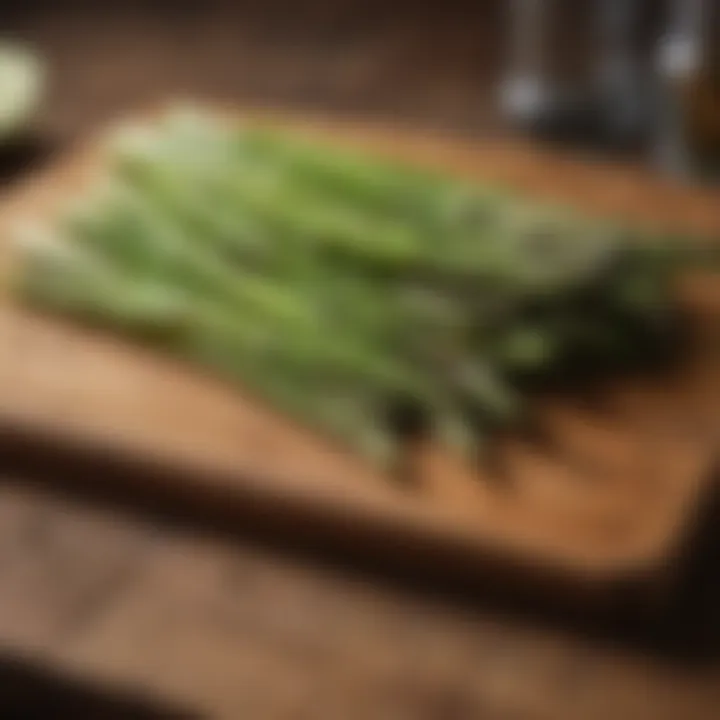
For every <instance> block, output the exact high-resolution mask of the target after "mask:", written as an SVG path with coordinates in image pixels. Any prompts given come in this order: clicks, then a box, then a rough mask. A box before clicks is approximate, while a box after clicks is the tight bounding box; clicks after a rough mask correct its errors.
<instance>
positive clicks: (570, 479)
mask: <svg viewBox="0 0 720 720" xmlns="http://www.w3.org/2000/svg"><path fill="white" fill-rule="evenodd" d="M218 112H220V110H218ZM223 112H227V111H226V110H225V111H223ZM232 116H233V118H234V120H233V121H235V120H236V119H237V113H234V112H233V113H232ZM243 120H247V121H250V122H269V123H274V124H280V125H283V126H292V127H297V128H298V130H300V131H303V132H306V133H310V134H318V135H320V136H322V137H323V138H325V139H327V140H332V141H337V142H338V143H352V144H354V145H357V146H359V147H363V148H367V149H369V150H372V151H374V152H376V153H379V154H384V155H388V156H393V157H400V158H403V159H405V160H408V161H410V162H413V163H417V164H419V165H427V166H434V167H441V168H445V169H447V170H449V171H451V172H454V173H457V174H458V175H462V176H465V177H470V178H473V179H478V180H482V181H489V182H495V183H501V184H504V185H508V186H511V187H514V188H518V189H521V190H523V191H526V192H527V193H529V194H531V195H534V196H542V197H546V198H548V199H553V200H561V201H565V202H570V203H573V204H575V205H577V206H579V207H581V208H583V209H585V210H586V211H588V212H591V213H596V214H600V215H612V216H617V217H624V218H627V219H628V221H632V222H639V223H646V224H651V225H656V226H657V225H661V226H666V227H674V228H677V229H681V230H685V231H692V232H695V233H698V232H699V233H703V234H713V235H716V236H718V237H720V193H718V192H712V191H700V190H698V189H693V188H680V187H673V186H671V185H669V184H664V183H661V182H660V181H658V180H655V179H653V178H652V177H650V176H648V175H645V174H644V173H642V172H640V171H636V170H628V169H622V168H614V167H610V166H600V165H590V164H586V163H582V162H579V161H576V160H573V159H569V158H564V157H559V156H556V155H554V154H550V153H544V152H541V151H538V150H536V149H534V148H532V147H529V146H523V145H522V144H519V143H517V142H507V141H489V140H488V141H485V142H469V141H463V140H461V139H455V138H446V137H439V136H428V135H426V134H421V133H418V132H417V131H413V130H411V129H409V128H402V127H395V128H392V127H387V126H384V127H379V126H377V125H372V124H370V123H348V122H343V123H341V122H338V121H330V120H321V119H317V118H316V119H311V118H307V117H302V118H300V117H290V116H288V115H286V114H284V113H281V112H277V111H275V112H272V111H258V110H255V111H248V112H246V113H245V114H244V116H243ZM102 147H103V145H102V139H101V140H100V141H94V142H90V143H88V144H87V146H86V147H83V148H80V149H78V150H77V151H75V152H73V153H71V154H70V156H69V157H67V158H65V159H64V160H62V161H61V162H60V163H59V164H58V165H57V166H55V167H52V168H50V169H48V170H47V171H46V172H44V173H41V174H40V175H39V176H35V177H33V178H31V180H30V181H29V182H27V183H26V184H25V185H24V186H23V187H21V188H19V190H18V191H17V192H16V193H14V194H13V196H12V197H11V198H9V199H8V200H7V201H6V203H5V206H4V210H3V215H2V218H3V219H2V222H3V229H4V232H3V240H4V242H3V244H2V253H1V254H0V261H1V264H0V267H1V268H2V271H3V273H4V275H5V277H6V278H11V277H12V275H13V273H16V272H18V270H19V268H18V265H17V259H16V258H15V257H14V253H13V250H12V244H11V242H10V241H11V239H12V237H13V234H14V233H15V232H17V229H18V227H20V226H21V225H22V224H23V223H28V222H47V221H50V220H51V219H52V217H53V215H54V213H55V212H56V211H57V209H58V208H60V207H62V206H63V204H64V203H66V202H67V201H68V200H70V199H71V198H72V197H73V195H74V194H76V193H78V192H81V191H82V189H83V188H84V187H87V186H89V185H92V183H93V182H96V181H97V180H98V178H99V177H101V174H102V169H103V166H104V158H103V149H102ZM688 298H689V299H690V300H691V301H692V302H694V303H695V304H696V307H697V317H698V318H699V323H698V324H699V327H700V328H701V329H704V328H712V323H713V321H714V320H716V319H717V318H719V317H720V293H719V292H718V291H717V290H715V287H714V283H713V282H709V283H708V282H705V283H704V284H703V283H701V282H700V280H696V281H695V282H694V283H693V284H692V286H691V287H690V289H689V293H688ZM710 334H711V333H708V335H710ZM699 348H700V349H699V350H698V352H695V353H692V357H690V358H688V362H687V363H686V366H685V367H684V368H682V369H681V371H680V372H678V373H676V374H674V375H673V377H669V376H668V377H663V378H660V379H657V378H656V379H654V380H653V379H647V380H635V381H633V382H632V383H631V382H629V381H628V382H626V383H616V384H615V385H614V386H612V387H610V386H608V387H607V388H602V389H600V388H599V389H598V392H599V394H601V395H602V398H603V402H602V408H603V409H602V411H600V410H591V409H588V408H587V407H584V406H581V405H580V404H579V403H578V402H575V401H573V400H572V399H570V400H568V399H565V400H560V399H558V400H549V401H547V402H545V404H544V405H543V410H542V412H543V413H544V414H545V417H546V422H547V426H548V428H549V431H550V432H551V433H552V434H553V436H554V437H555V438H556V444H557V448H556V449H555V450H554V451H553V452H552V453H550V452H547V451H543V452H541V451H539V450H538V449H535V448H530V447H526V446H524V445H523V444H522V443H521V442H520V441H517V442H513V441H509V442H507V443H506V445H507V447H504V449H503V453H504V456H505V457H506V464H507V468H508V472H507V473H506V475H507V477H504V478H503V479H500V478H498V477H493V476H492V475H489V476H487V477H481V476H479V474H478V473H477V472H476V471H474V470H472V469H470V468H467V467H463V466H461V465H460V464H459V463H458V462H457V461H456V460H455V459H454V458H453V457H451V456H448V455H446V454H445V453H443V452H442V451H441V450H440V449H438V448H434V447H428V448H424V449H423V450H422V451H421V452H420V453H419V457H418V463H417V464H418V483H417V485H414V486H412V487H409V486H403V485H400V484H398V483H397V482H394V481H392V480H390V479H388V478H386V477H382V476H380V475H379V474H378V473H377V472H375V471H374V470H373V469H372V468H371V467H368V466H366V465H365V464H364V463H363V462H361V461H360V460H358V459H356V458H354V457H352V456H350V455H348V454H346V453H345V452H344V451H342V450H340V449H338V448H336V447H334V446H333V445H332V444H330V443H328V442H326V441H325V440H324V439H323V438H321V437H317V436H315V435H314V434H312V433H310V432H309V431H307V430H305V429H303V428H301V427H299V426H296V425H295V424H293V423H292V422H290V421H288V420H287V419H285V418H284V417H282V416H280V415H278V414H277V413H275V412H274V411H273V410H272V409H270V408H268V407H265V406H263V405H260V404H258V403H257V402H256V401H255V400H254V399H252V398H251V397H249V396H247V395H245V394H244V393H243V392H242V391H241V390H238V389H237V388H235V387H232V386H229V385H228V384H226V383H224V382H221V381H220V380H218V379H216V378H213V377H210V376H207V375H206V374H203V373H202V372H200V371H198V370H196V369H193V368H191V367H188V366H186V365H184V364H181V363H178V362H175V361H173V360H171V359H169V358H167V357H165V356H162V355H158V354H156V353H153V352H150V351H148V350H146V349H144V348H141V347H139V346H137V345H134V344H132V343H131V342H127V341H124V340H122V339H117V338H115V337H113V336H109V335H106V334H103V333H100V332H97V331H92V330H87V329H84V328H82V327H79V326H77V325H75V324H73V323H70V322H67V321H60V320H58V319H56V318H51V317H45V316H42V315H38V314H35V313H32V312H30V311H28V310H26V309H24V308H22V307H19V306H17V305H16V304H15V303H14V302H13V300H12V299H11V298H10V297H9V295H8V294H7V293H6V296H5V297H4V299H3V300H2V303H1V304H0V425H1V426H2V428H3V429H4V430H5V431H6V434H7V433H9V437H11V438H12V437H15V438H17V437H20V436H21V437H22V438H24V441H25V442H29V443H30V445H31V446H34V445H33V443H37V445H36V446H37V447H38V448H39V447H42V448H44V449H45V450H46V451H47V450H48V448H51V449H52V451H53V452H57V457H58V461H59V459H60V458H62V461H63V462H65V463H67V462H69V461H71V459H73V458H74V459H75V460H77V462H78V463H81V459H82V458H83V457H85V456H87V455H88V454H91V455H93V456H94V457H100V458H101V460H100V462H99V464H98V463H95V464H94V465H93V466H92V467H93V468H94V470H93V472H94V473H95V477H94V478H93V481H94V482H95V483H98V484H103V483H110V482H112V483H115V484H120V485H121V486H125V487H127V488H128V492H129V491H130V488H132V489H133V492H137V491H138V489H139V490H140V491H141V492H144V491H147V492H152V493H158V492H160V493H162V496H163V497H164V498H165V499H166V501H167V502H168V503H169V504H172V503H173V502H181V501H182V502H184V503H186V504H187V503H189V504H191V505H194V506H196V507H197V508H198V509H200V508H204V509H207V508H208V507H209V506H212V507H213V508H215V509H216V510H218V509H220V508H221V509H222V512H223V513H225V514H227V513H228V512H229V513H231V514H233V517H235V516H236V518H237V522H238V523H251V524H253V525H257V524H266V525H268V526H269V527H271V528H275V529H277V531H278V532H280V531H284V532H285V534H288V533H290V534H292V533H295V535H294V537H296V538H297V539H298V540H299V539H300V538H303V539H304V538H306V537H308V536H313V537H316V538H318V539H320V540H321V541H325V542H330V543H332V544H333V545H336V546H338V547H346V548H348V549H352V551H353V552H358V551H359V552H362V553H365V554H366V555H368V556H370V557H376V558H377V559H380V560H382V561H383V562H387V561H391V560H392V561H395V562H398V563H401V564H403V565H406V566H411V567H413V568H418V569H420V570H427V571H428V572H431V571H432V572H436V571H444V572H453V573H460V574H464V575H466V576H469V577H471V578H476V579H478V580H481V579H482V581H488V580H490V579H492V580H493V581H495V582H498V583H500V582H502V583H509V584H511V585H513V586H515V585H520V586H522V587H525V588H532V589H533V590H534V591H535V592H538V593H539V592H544V593H545V594H546V595H547V596H549V597H553V598H554V597H556V596H557V597H561V596H562V597H563V598H566V599H567V598H572V599H573V602H575V601H578V602H579V601H580V600H583V601H587V602H595V603H596V604H598V605H601V606H603V607H606V606H612V607H615V606H616V605H618V604H620V605H622V604H623V603H624V602H625V601H626V600H627V599H628V597H629V594H628V588H630V587H633V588H638V589H639V591H640V593H641V594H642V593H646V596H647V598H650V597H653V596H656V595H657V593H658V592H659V588H663V590H664V589H665V588H667V587H668V586H670V585H671V584H672V580H673V579H674V578H675V576H676V575H677V569H678V560H679V558H680V557H681V556H682V555H681V554H682V553H684V552H686V551H687V550H688V547H689V540H690V538H691V537H692V535H693V532H694V530H695V526H696V523H697V516H698V514H699V512H700V510H701V509H702V507H703V505H704V504H706V503H707V502H709V498H710V494H711V493H712V492H713V491H714V473H713V471H714V466H715V454H716V437H717V433H718V432H719V431H720V363H717V362H716V360H717V357H716V356H715V355H714V354H713V352H712V347H711V342H710V339H707V340H705V341H704V342H703V343H701V344H700V346H699ZM718 357H720V356H718ZM127 462H130V463H131V467H132V469H133V472H129V471H128V472H113V473H110V472H109V471H110V469H112V468H117V467H119V466H123V467H127V466H126V465H124V464H123V463H127ZM78 467H80V465H79V466H78ZM104 469H107V472H105V471H104ZM153 469H154V470H158V469H162V470H163V472H162V473H158V472H153ZM633 597H634V595H633Z"/></svg>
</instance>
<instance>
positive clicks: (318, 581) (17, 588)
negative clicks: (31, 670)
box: [0, 477, 720, 720]
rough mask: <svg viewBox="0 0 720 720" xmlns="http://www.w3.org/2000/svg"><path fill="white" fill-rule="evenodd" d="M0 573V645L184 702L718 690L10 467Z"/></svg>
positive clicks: (366, 713)
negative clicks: (33, 478)
mask: <svg viewBox="0 0 720 720" xmlns="http://www.w3.org/2000/svg"><path fill="white" fill-rule="evenodd" d="M0 573H1V575H0V578H1V580H2V590H1V591H0V646H1V647H2V648H3V656H4V658H5V659H7V658H9V657H12V656H13V655H14V654H15V653H18V652H20V653H21V654H22V657H24V658H25V659H26V661H27V662H31V663H40V664H41V665H44V666H46V667H50V668H55V669H56V670H57V671H59V672H62V673H63V674H65V675H66V676H67V677H69V678H74V679H75V680H76V681H80V682H81V683H84V684H86V685H87V686H88V687H92V686H94V685H97V684H100V685H102V686H104V687H105V688H106V691H105V692H107V693H114V694H115V695H118V694H119V695H122V693H123V692H131V693H135V694H139V695H142V696H143V698H144V700H143V701H144V702H145V703H146V704H147V705H148V706H149V707H154V706H158V707H161V708H170V709H171V710H172V709H174V710H177V711H178V712H180V711H185V712H188V713H190V716H192V717H198V718H205V717H207V718H228V719H229V720H236V719H239V718H253V719H254V720H262V719H264V718H268V720H276V719H277V720H284V719H285V718H288V719H289V718H308V719H309V720H321V719H324V718H327V719H328V720H335V719H337V718H347V719H348V720H351V719H352V718H358V719H359V720H377V719H382V718H388V719H389V720H401V719H403V718H408V720H422V719H424V718H427V719H428V720H431V719H432V720H435V719H437V720H451V719H453V718H456V719H457V720H465V719H467V720H472V719H474V718H478V720H485V719H486V718H487V720H495V719H497V720H501V719H503V720H509V719H510V718H513V719H516V720H534V719H535V718H537V719H538V720H539V719H541V718H543V719H544V718H548V719H552V720H563V719H564V718H568V720H571V719H575V718H583V720H593V719H594V718H597V719H598V720H604V719H605V718H609V717H612V718H616V719H617V720H623V719H625V718H627V719H628V720H644V719H645V718H647V720H663V719H665V718H667V720H703V719H704V718H707V719H708V720H711V719H712V718H716V717H717V709H718V707H719V706H720V705H719V704H720V665H717V666H715V665H714V664H713V663H712V662H710V663H707V664H703V665H701V666H698V667H693V668H690V667H687V666H685V667H684V666H682V665H677V664H674V665H673V664H670V663H669V661H662V660H660V659H658V658H652V657H651V656H649V655H643V654H641V653H639V652H638V651H630V650H628V649H622V647H621V646H620V645H615V646H613V645H612V644H609V643H599V642H591V641H590V640H588V639H587V638H583V637H581V636H575V635H573V634H571V633H569V632H567V631H562V630H558V629H555V630H551V629H550V628H549V627H543V626H542V625H536V624H532V623H530V622H529V621H527V620H521V619H520V618H517V617H516V618H506V619H504V620H501V619H500V618H499V617H498V616H497V615H496V614H493V613H490V612H489V611H481V610H472V609H470V608H468V607H467V606H462V605H458V604H455V603H453V604H449V603H447V602H444V601H441V600H439V599H437V598H436V599H430V598H428V597H423V596H420V595H417V594H414V593H412V592H411V591H410V590H409V589H403V588H402V587H400V586H396V585H393V584H390V583H387V582H380V581H379V580H370V579H368V578H367V577H366V578H365V579H361V578H360V577H359V576H358V575H356V574H353V573H352V572H349V571H348V572H344V571H340V570H338V569H337V568H335V569H332V568H330V567H328V566H325V565H320V564H315V563H310V562H306V561H301V560H298V559H297V558H295V559H292V558H290V557H288V556H286V555H283V554H278V553H277V552H275V551H272V550H270V549H268V548H261V547H254V546H251V545H249V544H248V543H247V542H244V543H243V542H234V541H231V540H229V539H220V538H218V537H213V536H210V535H205V536H200V535H199V534H197V533H196V532H194V531H191V530H188V529H182V528H181V527H179V526H175V527H173V526H170V525H162V524H159V523H158V522H157V521H153V522H150V521H149V520H148V519H147V518H145V519H143V518H141V517H138V516H133V515H132V514H120V513H119V512H118V511H113V510H109V509H107V508H103V507H94V506H92V505H89V504H83V503H82V502H80V500H79V499H69V498H66V497H59V496H51V495H49V494H48V493H47V490H44V489H42V488H40V487H35V486H26V485H24V484H23V483H22V482H21V481H20V480H19V479H18V478H9V477H6V478H5V479H4V481H3V482H2V484H0ZM2 660H3V658H0V688H1V687H2V682H3V677H4V672H3V671H2ZM30 687H32V685H31V686H30ZM29 692H30V691H29ZM0 704H1V703H0ZM23 717H24V716H23ZM38 717H40V716H38ZM46 717H55V715H54V714H50V715H47V716H46ZM82 717H85V715H82ZM91 717H95V716H94V715H93V716H91ZM97 717H105V715H98V716H97ZM121 717H127V718H128V720H133V719H134V718H135V717H144V716H143V715H139V714H138V715H135V714H132V712H129V713H128V714H127V715H121ZM168 717H173V715H172V714H171V715H168Z"/></svg>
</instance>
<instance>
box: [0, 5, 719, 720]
mask: <svg viewBox="0 0 720 720" xmlns="http://www.w3.org/2000/svg"><path fill="white" fill-rule="evenodd" d="M174 5H175V6H176V9H175V12H174V19H173V20H169V17H170V15H169V14H168V10H167V6H168V3H163V2H161V1H160V0H155V2H152V3H144V4H143V3H132V2H126V3H123V4H122V6H113V7H112V8H105V7H103V8H100V6H98V5H97V4H96V3H90V2H89V1H88V0H61V1H56V2H49V1H44V0H24V1H23V2H20V1H19V0H15V1H14V2H10V1H9V0H8V2H6V3H3V6H2V9H0V22H3V24H4V25H3V26H4V28H6V29H7V30H8V31H15V32H18V33H19V34H21V35H22V36H23V37H27V38H30V39H32V40H35V41H36V42H38V43H39V45H40V47H41V49H42V50H44V51H45V52H46V53H47V55H48V57H49V58H50V60H51V61H52V68H53V73H52V82H51V95H50V99H49V103H48V107H47V111H46V113H45V114H44V116H43V118H42V119H41V126H42V128H43V131H44V132H45V133H46V134H47V135H48V137H49V138H51V139H54V140H56V141H60V142H61V143H63V144H64V143H65V142H66V141H69V140H72V139H76V138H79V137H81V136H82V135H83V134H84V133H85V132H86V131H88V130H90V129H92V128H95V127H97V125H98V123H99V122H100V121H101V120H105V119H108V118H110V117H112V116H114V115H115V114H116V113H117V112H119V111H123V110H126V109H127V108H129V107H137V106H142V105H144V104H145V103H147V102H148V101H150V100H152V99H154V98H156V97H157V96H158V94H163V95H169V94H172V93H175V92H177V91H184V92H186V93H193V94H199V95H201V96H204V97H211V98H218V99H221V100H227V99H233V100H244V99H250V100H253V101H255V102H257V101H260V102H262V101H269V102H273V103H275V102H277V103H290V104H294V105H300V106H303V107H309V108H311V109H315V110H316V109H318V108H332V109H333V110H334V111H335V112H339V113H343V112H349V113H352V112H356V111H357V110H358V109H360V110H362V111H363V113H364V114H377V115H381V116H383V117H391V118H403V119H408V120H412V121H414V122H416V123H419V124H423V125H426V126H431V127H442V128H445V129H447V130H453V131H458V132H476V131H477V130H478V129H483V130H485V131H488V130H489V129H490V128H495V127H497V118H496V116H495V113H494V110H493V107H492V104H491V102H490V101H491V99H492V85H491V83H490V80H491V79H492V78H493V77H495V74H496V69H497V58H498V57H499V55H500V49H499V47H498V43H497V37H498V34H499V31H498V25H497V22H498V11H497V3H495V6H496V7H495V8H493V7H492V5H493V3H489V2H488V3H477V4H476V6H474V9H472V10H468V8H467V3H461V2H455V1H454V0H453V1H451V2H447V3H442V4H429V5H428V8H424V7H423V6H418V4H417V3H410V2H409V1H408V0H398V2H397V3H380V2H375V1H374V0H373V2H359V0H342V1H341V2H337V1H336V0H332V1H330V0H311V1H309V2H307V3H303V10H302V13H298V11H297V7H298V6H297V5H291V4H289V3H288V2H284V1H283V0H268V1H267V2H262V3H260V2H250V1H249V0H248V1H247V2H244V3H234V4H233V3H223V2H221V0H213V1H212V2H210V3H205V4H202V3H199V2H198V3H189V2H186V3H182V4H178V3H175V4H174ZM178 6H179V8H178ZM231 6H232V7H231ZM293 8H295V9H294V10H293ZM6 461H8V458H7V457H6V455H5V454H4V453H3V452H0V469H1V468H3V467H4V468H6V470H5V472H6V474H5V476H4V477H3V479H2V481H1V482H0V648H1V651H0V709H1V710H2V712H1V713H0V715H1V716H2V717H3V719H4V720H5V718H9V717H23V718H25V719H26V720H27V718H28V717H38V718H41V717H42V718H45V717H58V716H61V715H62V716H67V717H79V718H85V717H88V718H90V717H99V718H103V720H105V718H110V717H118V718H127V719H128V720H134V719H136V718H137V719H139V718H144V717H148V718H149V717H158V718H159V717H168V718H169V717H174V716H181V715H182V712H183V711H186V712H188V713H189V717H198V718H205V717H207V718H228V719H229V720H239V719H242V720H245V719H248V720H264V719H265V718H267V719H268V720H291V719H295V718H297V719H298V720H300V719H302V718H306V719H308V720H323V719H325V718H327V719H328V720H353V719H355V718H357V719H358V720H383V719H384V718H388V719H389V720H404V718H407V719H408V720H423V719H425V718H427V719H428V720H430V719H432V720H475V719H478V720H486V719H487V720H534V719H538V720H541V719H547V720H564V719H565V718H567V719H568V720H575V719H578V718H582V719H583V720H593V719H594V718H597V719H598V720H605V719H606V718H614V720H625V719H626V718H627V720H643V719H644V718H647V719H648V720H663V719H664V718H667V719H668V720H704V719H705V718H708V720H711V719H712V718H717V717H718V715H719V713H720V710H719V709H718V708H720V662H714V661H712V660H708V661H705V662H703V663H699V664H694V665H689V664H687V663H679V662H675V663H671V662H670V661H668V660H663V659H661V658H660V657H659V656H653V655H651V654H648V653H641V652H640V651H637V650H630V649H628V648H626V647H625V645H624V644H623V643H622V642H621V639H618V640H617V641H602V642H601V641H599V640H590V639H589V638H588V637H586V636H584V635H580V634H577V633H574V632H571V631H570V630H567V629H563V628H562V625H560V626H559V627H557V626H553V627H550V626H549V625H547V624H544V623H540V622H537V621H531V620H530V619H523V618H521V617H519V616H512V615H509V616H507V617H502V616H500V615H499V614H498V613H496V612H490V611H489V610H487V609H481V608H480V607H479V606H478V607H477V608H473V607H472V604H471V603H468V602H465V603H462V604H458V603H454V602H453V603H451V602H450V601H449V600H442V599H440V598H431V597H429V596H427V595H426V594H425V595H423V594H421V593H418V592H415V591H412V590H411V589H409V588H406V587H405V588H404V587H403V586H402V585H399V584H397V583H390V582H388V581H386V580H382V579H379V578H373V577H367V576H360V575H359V574H357V573H354V572H352V571H350V570H342V569H339V568H337V567H333V566H330V565H327V564H320V563H313V562H310V561H307V560H301V559H298V558H297V557H291V556H290V555H288V554H286V553H282V552H279V551H277V550H271V549H269V548H262V547H259V546H255V545H252V544H250V543H249V542H248V541H247V540H240V539H237V538H232V537H228V536H226V537H220V536H213V535H209V534H204V535H202V534H200V533H199V531H198V530H197V529H192V528H188V527H185V528H183V527H182V526H180V525H178V524H174V523H170V522H165V521H161V520H160V519H158V518H148V517H144V516H142V515H140V514H139V513H137V512H133V511H120V510H110V509H108V508H107V507H103V506H95V505H92V504H90V503H89V502H87V501H84V500H81V499H80V498H79V497H73V496H72V495H70V494H68V495H52V494H50V493H49V492H48V491H47V490H46V489H42V488H41V487H36V486H34V485H30V484H28V483H26V482H25V480H24V479H23V478H22V477H21V476H19V475H17V474H12V473H10V471H9V470H7V467H8V462H6ZM48 479H49V480H50V483H49V484H50V485H51V484H52V480H53V473H52V467H50V468H49V476H48ZM96 479H97V482H102V477H101V476H100V477H97V478H96ZM91 480H95V478H93V479H91ZM714 567H717V565H715V566H714ZM713 569H714V568H713V566H712V565H709V566H708V567H707V568H706V569H705V570H704V571H703V572H705V573H706V574H711V573H712V572H713ZM719 607H720V606H719ZM718 614H720V611H718V612H716V613H715V614H714V615H711V616H709V620H708V622H709V621H710V620H714V625H716V626H720V622H718V618H717V615H718ZM708 632H709V628H708ZM18 658H20V660H18ZM56 675H57V677H56ZM88 688H94V691H93V697H94V699H92V701H91V699H90V698H89V695H88V693H89V690H88ZM98 688H99V689H98ZM136 695H139V696H140V699H137V700H136V699H134V698H135V696H136ZM126 696H128V697H130V696H132V697H130V699H127V698H126ZM118 697H122V698H126V701H124V703H119V700H117V698H118ZM42 698H44V699H45V701H46V706H45V707H44V708H43V707H41V704H40V700H41V699H42ZM108 698H115V715H111V713H110V711H109V709H108V706H107V705H106V704H105V702H104V699H108ZM3 703H4V704H5V707H2V704H3ZM28 703H30V706H32V707H35V708H36V710H37V712H36V714H35V715H33V714H32V713H30V711H29V710H28V707H29V705H28ZM72 703H75V705H72ZM83 703H84V704H83ZM93 703H94V704H93ZM9 705H12V708H13V709H14V711H15V715H12V714H11V712H10V711H9V710H8V706H9ZM48 705H49V706H50V707H47V706H48ZM18 708H24V710H23V712H20V711H19V710H18ZM59 708H60V709H63V710H64V712H58V709H59ZM73 708H74V709H73ZM82 708H85V709H82ZM89 708H95V710H91V709H89ZM154 710H156V711H157V712H153V711H154ZM93 712H94V714H93Z"/></svg>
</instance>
